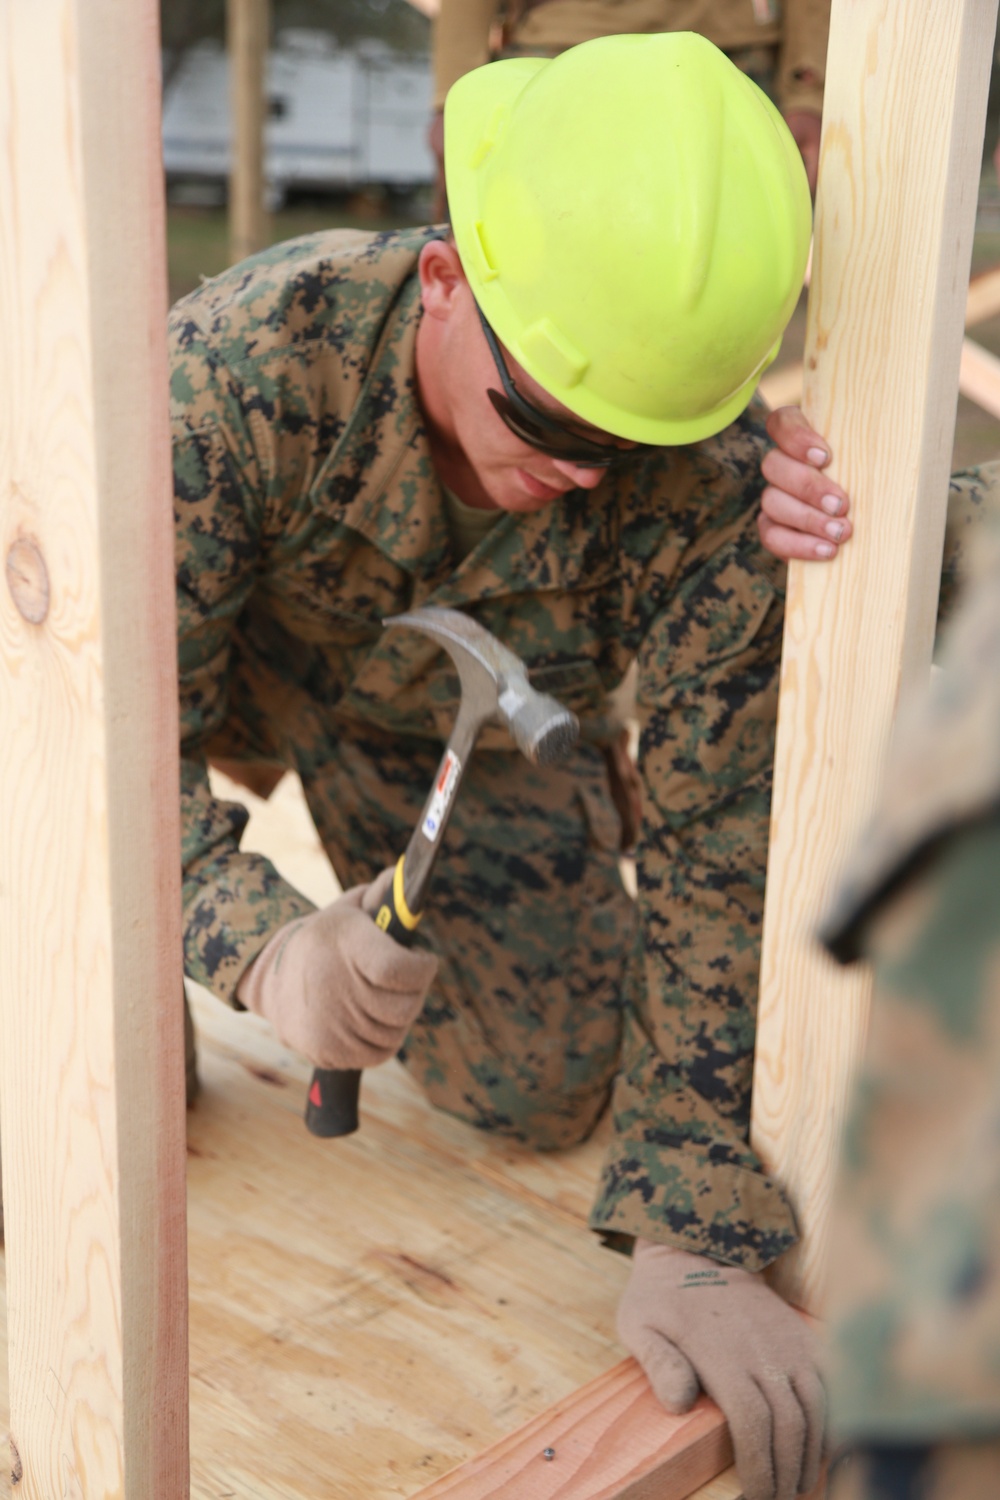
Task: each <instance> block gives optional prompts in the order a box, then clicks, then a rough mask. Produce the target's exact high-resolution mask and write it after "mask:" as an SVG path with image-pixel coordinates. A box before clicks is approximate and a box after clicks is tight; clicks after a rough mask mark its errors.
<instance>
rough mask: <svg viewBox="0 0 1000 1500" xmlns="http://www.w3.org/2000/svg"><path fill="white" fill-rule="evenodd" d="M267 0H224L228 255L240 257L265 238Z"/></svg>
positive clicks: (261, 247)
mask: <svg viewBox="0 0 1000 1500" xmlns="http://www.w3.org/2000/svg"><path fill="white" fill-rule="evenodd" d="M269 36H270V3H269V0H226V40H227V46H228V50H229V108H230V115H231V118H232V154H231V157H230V171H229V258H230V260H231V261H234V262H235V261H238V260H243V258H244V257H245V256H247V255H253V254H254V252H255V251H257V250H262V249H263V247H264V245H265V244H266V243H267V215H266V213H265V210H264V120H265V116H266V69H267V49H268V40H269Z"/></svg>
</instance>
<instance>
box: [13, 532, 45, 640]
mask: <svg viewBox="0 0 1000 1500" xmlns="http://www.w3.org/2000/svg"><path fill="white" fill-rule="evenodd" d="M7 587H8V588H9V589H10V596H11V598H12V599H13V601H14V603H15V604H16V605H17V608H18V611H19V613H20V614H22V615H23V616H24V618H25V619H26V620H27V621H28V622H29V623H30V624H32V625H40V624H41V623H42V621H43V620H44V619H45V616H46V615H47V614H48V612H49V570H48V568H47V567H46V566H45V558H44V557H43V556H42V549H41V548H40V547H39V545H38V543H37V542H36V541H35V539H34V537H30V536H19V537H18V539H17V541H16V542H15V543H14V545H13V546H12V547H11V549H10V551H9V552H8V553H7Z"/></svg>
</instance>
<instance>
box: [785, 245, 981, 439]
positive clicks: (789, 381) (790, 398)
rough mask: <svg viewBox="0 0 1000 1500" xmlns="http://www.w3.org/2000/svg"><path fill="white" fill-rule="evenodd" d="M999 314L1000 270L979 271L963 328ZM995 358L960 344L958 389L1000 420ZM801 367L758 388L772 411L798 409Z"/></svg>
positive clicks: (790, 366)
mask: <svg viewBox="0 0 1000 1500" xmlns="http://www.w3.org/2000/svg"><path fill="white" fill-rule="evenodd" d="M998 313H1000V266H994V267H992V269H991V270H989V271H981V272H980V273H979V275H978V276H973V278H972V280H971V281H970V282H969V291H968V295H967V297H966V300H965V326H966V328H971V327H973V326H974V325H975V324H976V323H983V322H985V321H986V320H987V318H995V317H996V316H997V314H998ZM998 363H1000V362H998V361H997V359H996V356H995V355H993V354H990V353H989V351H988V350H986V349H982V348H981V347H980V346H979V345H978V344H974V343H973V342H972V340H971V339H965V340H964V341H963V343H962V361H961V365H960V368H959V374H958V388H959V390H960V391H961V392H962V395H963V396H968V398H969V400H970V401H975V403H976V405H977V406H981V407H982V408H983V410H984V411H988V412H989V413H990V415H991V416H994V417H1000V395H998V391H1000V381H998V379H997V375H998V370H997V365H998ZM804 376H805V366H804V365H803V363H802V361H801V360H796V361H794V362H793V363H791V364H779V365H776V366H775V367H774V368H773V369H771V370H769V371H768V372H767V374H766V375H765V376H764V378H763V380H762V381H761V382H760V386H759V387H758V389H759V391H760V394H761V395H762V396H763V398H764V400H765V401H766V402H767V404H768V406H769V407H770V408H771V410H772V411H774V410H775V408H777V407H779V406H793V405H798V404H799V403H800V402H801V400H802V385H803V380H804Z"/></svg>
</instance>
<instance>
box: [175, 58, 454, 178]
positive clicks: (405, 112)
mask: <svg viewBox="0 0 1000 1500" xmlns="http://www.w3.org/2000/svg"><path fill="white" fill-rule="evenodd" d="M431 93H432V85H431V69H430V60H429V59H428V58H426V57H407V56H403V55H400V54H399V53H396V52H394V51H393V50H392V49H391V48H389V47H387V46H384V45H383V44H381V43H372V42H366V43H364V44H362V45H361V46H359V47H357V48H355V49H353V50H351V51H346V50H341V49H339V48H338V47H337V45H336V43H335V41H334V39H333V38H332V37H331V36H329V35H328V34H327V33H325V32H320V31H306V30H297V29H296V30H287V31H283V32H281V33H279V35H278V37H277V39H276V44H275V47H274V49H273V51H272V52H271V54H270V56H269V58H268V66H267V124H266V127H265V158H264V161H265V175H266V178H267V185H268V195H269V198H270V199H271V200H272V202H280V200H281V199H282V198H283V197H284V195H285V193H286V192H287V191H288V189H289V188H292V187H302V188H342V187H356V186H361V185H366V184H369V183H375V184H381V185H384V186H387V187H391V188H398V189H408V188H415V187H419V186H422V185H423V184H426V183H429V182H431V181H432V180H433V177H434V159H433V157H432V155H431V152H430V149H429V147H428V145H427V124H428V121H429V119H430V110H431ZM231 140H232V122H231V117H230V108H229V66H228V60H227V57H226V52H225V50H224V48H223V47H222V46H221V45H220V44H219V43H218V42H212V41H209V42H203V43H201V44H200V45H199V46H197V47H194V48H192V50H191V51H190V53H189V54H188V55H187V56H186V57H185V59H184V61H183V63H182V64H181V66H180V68H179V69H178V70H177V73H176V74H175V75H174V77H173V79H172V80H171V82H170V84H169V86H168V88H167V91H166V94H165V97H164V104H163V159H164V166H165V169H166V173H167V177H168V178H208V179H214V180H219V181H223V180H225V179H226V178H227V177H228V175H229V166H230V150H231Z"/></svg>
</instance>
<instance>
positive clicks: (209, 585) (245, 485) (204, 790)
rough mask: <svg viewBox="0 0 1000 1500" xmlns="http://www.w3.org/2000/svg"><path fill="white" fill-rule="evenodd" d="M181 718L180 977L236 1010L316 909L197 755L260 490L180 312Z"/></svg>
mask: <svg viewBox="0 0 1000 1500" xmlns="http://www.w3.org/2000/svg"><path fill="white" fill-rule="evenodd" d="M170 353H171V417H172V431H173V453H174V517H175V557H176V574H177V633H178V675H179V684H180V719H181V836H182V856H183V871H184V875H183V903H184V968H185V972H186V973H187V974H188V975H190V977H191V978H192V979H196V980H198V982H199V983H201V984H204V985H206V986H207V987H208V988H209V989H211V990H212V991H213V992H214V993H215V994H217V995H219V996H220V997H221V998H222V999H225V1000H229V1001H230V1002H231V1001H232V998H233V994H234V992H235V989H236V985H237V982H238V980H239V978H240V975H241V974H242V973H243V971H244V969H245V968H246V967H247V966H248V964H249V963H250V962H251V961H252V960H253V959H254V958H255V957H256V956H257V953H258V952H259V951H260V949H261V948H263V946H264V944H265V943H266V942H267V940H268V938H269V937H270V936H271V935H272V934H273V933H274V932H275V931H276V930H277V928H278V927H280V926H281V925H282V924H283V923H284V922H286V921H289V920H291V918H293V917H296V916H299V915H301V914H302V913H304V912H307V911H311V910H312V904H311V903H310V902H309V901H307V900H306V898H305V897H304V896H302V895H300V894H299V892H298V891H296V890H294V889H293V887H291V886H290V885H288V884H287V882H285V881H284V880H283V879H282V877H281V876H280V875H279V874H278V872H277V870H276V869H275V868H274V866H273V865H272V864H271V863H270V862H269V861H268V860H266V859H264V858H263V857H262V856H260V855H258V854H242V853H240V850H239V840H240V836H241V834H242V832H243V829H244V827H245V826H246V821H247V816H248V814H247V812H246V810H245V809H244V808H243V807H240V806H238V805H236V804H234V803H227V802H220V801H218V800H217V799H216V798H214V797H213V796H212V794H211V791H210V788H209V784H208V770H207V765H206V761H205V758H204V754H203V749H204V745H205V743H206V742H207V740H208V739H209V738H210V737H211V735H212V734H213V733H214V732H215V731H216V730H217V729H218V728H219V726H220V725H221V724H222V722H223V719H224V717H225V714H226V704H227V687H228V677H229V668H230V657H231V638H232V630H233V626H234V624H235V621H236V619H237V617H238V615H239V613H240V611H241V609H242V608H243V605H244V604H245V602H246V600H247V598H248V596H249V594H250V591H251V588H252V586H253V580H254V570H255V562H256V557H257V548H258V541H259V527H260V525H261V522H262V520H263V501H262V496H261V490H262V484H261V476H260V473H259V470H258V464H257V458H256V454H255V452H254V446H253V442H252V440H251V436H250V432H249V428H248V426H247V422H246V419H245V415H244V412H243V409H242V405H241V401H240V393H239V391H238V389H237V387H236V385H235V382H234V381H233V379H232V378H231V376H230V374H229V372H228V371H227V369H226V367H225V365H224V364H223V363H222V362H221V360H220V359H219V358H218V356H217V355H216V354H215V353H214V352H213V351H212V350H211V349H210V348H209V346H208V345H207V343H206V341H205V340H204V338H203V336H202V334H201V331H200V329H199V327H198V325H197V323H196V322H195V321H194V319H193V318H192V317H190V316H188V315H186V313H185V307H184V304H183V303H181V304H180V306H179V307H178V309H177V310H176V311H175V313H174V316H173V318H172V320H171V336H170Z"/></svg>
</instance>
